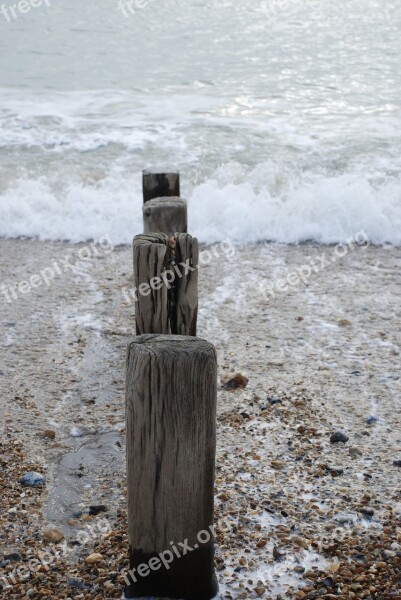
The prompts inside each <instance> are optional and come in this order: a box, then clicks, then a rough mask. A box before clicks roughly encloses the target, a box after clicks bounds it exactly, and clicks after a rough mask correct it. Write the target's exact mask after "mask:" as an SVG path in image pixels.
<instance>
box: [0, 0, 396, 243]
mask: <svg viewBox="0 0 401 600" xmlns="http://www.w3.org/2000/svg"><path fill="white" fill-rule="evenodd" d="M34 4H38V3H37V2H36V3H34ZM13 5H14V15H15V16H14V15H13V14H12V10H11V7H12V6H13ZM3 6H4V10H3V11H2V12H0V236H3V237H20V236H27V237H38V238H39V239H51V240H71V241H73V242H78V241H83V240H87V239H97V238H99V237H101V236H104V235H108V236H110V239H112V240H113V243H114V244H118V243H128V242H130V241H131V240H132V237H133V235H134V234H135V233H138V232H140V231H141V229H142V213H141V208H142V207H141V204H142V201H141V171H142V169H143V168H146V167H160V168H162V169H166V168H167V169H179V170H180V172H181V188H182V195H183V196H184V197H185V198H186V199H187V200H188V203H189V229H190V232H191V233H192V234H193V235H196V236H198V237H199V239H200V241H201V242H214V241H218V240H222V239H225V238H229V239H230V240H232V241H233V242H257V241H262V240H275V241H279V242H284V243H294V242H295V243H297V242H301V241H305V240H315V241H317V242H321V243H331V242H340V241H343V240H345V239H347V238H349V237H350V236H352V235H355V233H356V232H358V231H360V230H364V231H365V233H366V234H367V236H369V239H370V241H371V242H372V243H390V244H400V243H401V127H400V117H401V110H400V106H401V69H400V67H399V62H400V56H401V3H400V2H399V0H380V1H379V0H336V2H334V1H332V0H282V1H280V0H263V1H260V0H255V1H253V2H249V1H247V2H246V1H245V0H135V1H133V2H131V5H130V7H129V6H128V3H127V2H126V1H125V0H121V2H118V0H96V2H82V0H46V2H45V0H43V2H42V3H41V5H39V6H32V5H29V10H27V9H26V8H25V12H24V13H21V12H18V6H17V5H15V3H13V2H11V0H5V3H4V4H3ZM16 6H17V8H15V7H16Z"/></svg>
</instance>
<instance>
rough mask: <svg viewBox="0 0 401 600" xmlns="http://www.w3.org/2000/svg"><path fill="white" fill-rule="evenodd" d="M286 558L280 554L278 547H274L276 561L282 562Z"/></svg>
mask: <svg viewBox="0 0 401 600" xmlns="http://www.w3.org/2000/svg"><path fill="white" fill-rule="evenodd" d="M284 557H285V554H283V553H281V552H279V550H278V548H277V546H273V558H274V560H277V561H281V560H283V558H284Z"/></svg>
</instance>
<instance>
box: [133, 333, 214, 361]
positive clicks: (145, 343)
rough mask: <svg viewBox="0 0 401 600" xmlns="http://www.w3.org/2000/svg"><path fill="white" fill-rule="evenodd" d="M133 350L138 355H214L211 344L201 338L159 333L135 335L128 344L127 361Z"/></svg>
mask: <svg viewBox="0 0 401 600" xmlns="http://www.w3.org/2000/svg"><path fill="white" fill-rule="evenodd" d="M131 349H132V350H135V352H136V353H137V354H138V353H142V352H143V353H144V354H149V353H155V352H166V353H167V354H176V353H181V352H185V354H191V353H193V354H196V355H197V356H198V357H199V353H202V352H204V353H206V354H209V353H211V354H212V355H215V352H216V351H215V348H214V346H213V344H211V343H210V342H208V341H207V340H204V339H203V338H200V337H196V336H188V335H164V334H160V333H145V334H143V335H137V336H136V337H135V338H134V339H133V340H132V341H131V342H130V343H129V344H128V360H129V356H130V351H131Z"/></svg>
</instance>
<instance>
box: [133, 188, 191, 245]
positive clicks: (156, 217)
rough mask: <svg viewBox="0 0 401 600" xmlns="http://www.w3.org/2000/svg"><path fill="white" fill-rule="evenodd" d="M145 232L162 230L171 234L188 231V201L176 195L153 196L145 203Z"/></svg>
mask: <svg viewBox="0 0 401 600" xmlns="http://www.w3.org/2000/svg"><path fill="white" fill-rule="evenodd" d="M142 212H143V232H144V233H151V232H161V233H166V234H168V235H170V236H172V235H174V233H175V232H176V231H177V232H180V233H186V232H187V228H188V225H187V203H186V201H185V200H183V199H182V198H176V197H175V196H172V197H169V198H153V200H149V201H148V202H146V203H145V204H144V205H143V209H142Z"/></svg>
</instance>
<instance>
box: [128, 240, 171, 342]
mask: <svg viewBox="0 0 401 600" xmlns="http://www.w3.org/2000/svg"><path fill="white" fill-rule="evenodd" d="M166 243H167V236H166V235H164V234H162V233H159V234H150V235H137V236H135V238H134V281H135V288H136V289H135V294H136V297H135V322H136V333H137V335H139V334H141V333H170V323H169V318H168V294H167V292H168V287H167V285H166V284H165V283H164V281H167V279H170V276H169V277H167V275H168V274H167V275H165V279H164V280H163V279H162V273H166V269H167V266H168V259H167V246H166ZM155 278H157V279H155ZM172 278H174V276H172Z"/></svg>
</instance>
